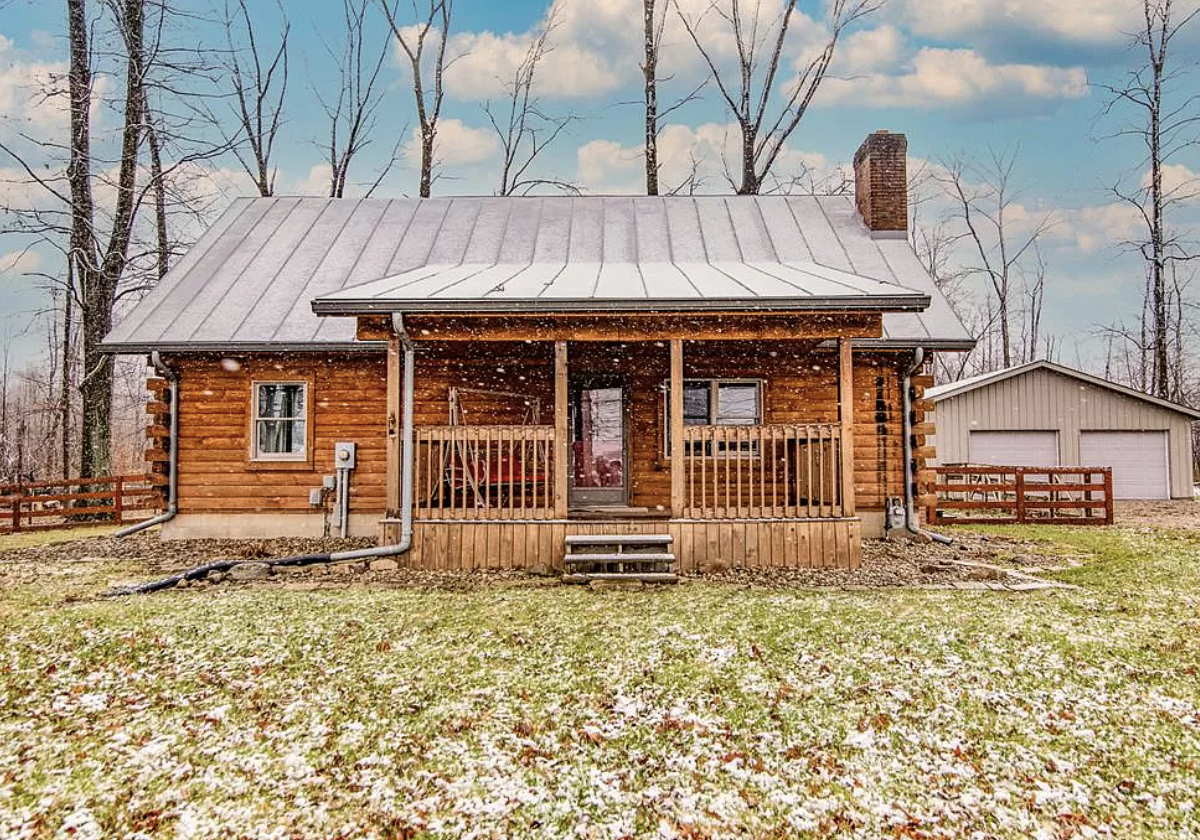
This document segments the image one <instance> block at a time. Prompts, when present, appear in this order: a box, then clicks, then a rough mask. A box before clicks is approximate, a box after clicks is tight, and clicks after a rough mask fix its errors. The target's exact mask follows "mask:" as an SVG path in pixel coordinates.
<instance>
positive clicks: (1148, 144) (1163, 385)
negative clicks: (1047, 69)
mask: <svg viewBox="0 0 1200 840" xmlns="http://www.w3.org/2000/svg"><path fill="white" fill-rule="evenodd" d="M1142 12H1143V15H1142V22H1141V28H1140V29H1139V30H1138V31H1137V32H1136V33H1135V34H1134V36H1133V44H1134V46H1136V47H1138V48H1140V49H1142V50H1144V51H1145V56H1146V60H1145V63H1144V64H1141V65H1140V66H1138V67H1136V68H1134V69H1133V70H1130V71H1129V72H1128V74H1127V75H1126V76H1125V78H1124V79H1123V80H1122V81H1121V82H1119V83H1118V84H1113V85H1101V86H1100V87H1101V88H1102V89H1104V90H1105V91H1107V92H1108V94H1109V101H1108V104H1107V106H1106V108H1105V110H1104V114H1105V115H1109V114H1112V113H1113V112H1115V111H1118V110H1130V111H1132V112H1133V115H1134V116H1133V117H1131V121H1130V122H1129V123H1127V124H1125V125H1124V126H1122V127H1121V128H1119V129H1118V130H1117V131H1116V132H1115V133H1114V135H1113V136H1116V137H1134V138H1137V139H1138V140H1139V141H1141V143H1142V144H1143V145H1144V146H1145V149H1146V156H1145V158H1143V159H1142V160H1141V161H1140V162H1139V165H1138V166H1137V167H1136V175H1135V177H1136V186H1126V185H1123V184H1121V183H1117V184H1115V185H1113V186H1112V188H1111V190H1112V193H1113V195H1115V196H1116V197H1117V198H1118V199H1119V200H1120V201H1122V202H1124V203H1126V204H1128V205H1129V206H1131V207H1134V208H1136V210H1137V211H1138V214H1139V216H1140V217H1141V219H1142V222H1143V224H1144V226H1145V237H1144V238H1143V239H1141V240H1140V241H1137V242H1132V243H1128V244H1130V245H1132V246H1133V247H1135V248H1136V249H1137V250H1138V252H1139V253H1140V254H1141V256H1142V259H1143V260H1144V261H1145V262H1146V264H1147V269H1148V272H1149V281H1148V284H1147V296H1148V306H1147V309H1148V315H1149V324H1148V327H1147V328H1148V331H1149V334H1150V348H1151V354H1150V364H1151V383H1150V387H1151V389H1152V392H1153V393H1154V394H1155V395H1156V396H1159V397H1163V398H1167V397H1168V396H1169V395H1170V393H1171V373H1170V370H1171V368H1172V366H1173V365H1174V366H1177V364H1178V361H1179V360H1178V359H1176V360H1174V362H1173V360H1172V359H1171V354H1170V345H1171V325H1170V320H1171V317H1170V309H1171V307H1172V299H1171V298H1172V294H1171V288H1170V285H1169V281H1168V277H1167V274H1168V268H1169V266H1171V265H1172V264H1173V263H1176V262H1180V261H1184V260H1190V259H1195V258H1196V257H1197V256H1200V253H1197V252H1195V251H1193V250H1192V249H1191V248H1190V247H1189V245H1188V243H1187V242H1186V241H1185V240H1184V239H1183V238H1182V234H1181V232H1180V231H1179V230H1177V229H1173V228H1172V226H1171V225H1170V223H1169V219H1168V216H1169V214H1170V213H1171V211H1172V210H1174V209H1176V208H1177V207H1178V205H1179V204H1181V203H1183V202H1185V201H1188V200H1190V199H1192V198H1195V197H1196V196H1197V195H1200V182H1197V181H1196V180H1192V181H1190V182H1188V183H1184V184H1180V185H1174V186H1172V187H1170V188H1168V187H1166V186H1165V185H1164V183H1163V170H1164V167H1165V166H1166V165H1167V164H1168V163H1169V162H1170V161H1171V160H1173V159H1174V158H1176V157H1178V155H1179V154H1180V153H1181V152H1183V151H1184V150H1185V149H1187V148H1190V147H1193V146H1195V145H1196V144H1197V142H1198V140H1197V134H1196V127H1197V125H1198V124H1200V110H1198V108H1197V105H1198V104H1200V93H1196V92H1195V91H1194V89H1190V88H1189V87H1188V86H1187V84H1186V81H1185V80H1186V79H1187V78H1188V76H1189V74H1190V70H1191V69H1192V68H1191V63H1190V62H1187V61H1184V62H1179V63H1173V62H1172V59H1174V57H1175V51H1174V42H1175V41H1176V39H1178V38H1179V37H1180V34H1181V33H1182V32H1183V31H1184V30H1185V28H1186V27H1188V25H1189V24H1191V23H1192V22H1193V21H1194V20H1195V19H1196V17H1197V15H1200V7H1197V8H1195V9H1193V10H1191V11H1190V12H1187V13H1184V14H1180V15H1176V14H1175V9H1174V7H1173V3H1172V0H1143V2H1142Z"/></svg>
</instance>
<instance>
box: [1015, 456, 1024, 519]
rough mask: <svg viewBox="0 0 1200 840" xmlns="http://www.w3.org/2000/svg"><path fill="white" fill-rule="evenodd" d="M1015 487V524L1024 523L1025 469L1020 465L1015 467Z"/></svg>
mask: <svg viewBox="0 0 1200 840" xmlns="http://www.w3.org/2000/svg"><path fill="white" fill-rule="evenodd" d="M1015 472H1016V488H1017V524H1019V525H1024V524H1025V471H1024V470H1023V469H1021V468H1020V467H1017V468H1016V471H1015Z"/></svg>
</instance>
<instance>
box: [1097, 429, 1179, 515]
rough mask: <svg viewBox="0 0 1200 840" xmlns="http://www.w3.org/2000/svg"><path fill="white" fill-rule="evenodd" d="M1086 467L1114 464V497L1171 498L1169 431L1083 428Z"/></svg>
mask: <svg viewBox="0 0 1200 840" xmlns="http://www.w3.org/2000/svg"><path fill="white" fill-rule="evenodd" d="M1079 460H1080V466H1083V467H1112V471H1113V498H1116V499H1169V498H1170V497H1171V484H1170V479H1169V475H1170V471H1169V469H1168V468H1167V433H1166V432H1081V433H1080V435H1079Z"/></svg>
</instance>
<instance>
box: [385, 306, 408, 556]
mask: <svg viewBox="0 0 1200 840" xmlns="http://www.w3.org/2000/svg"><path fill="white" fill-rule="evenodd" d="M402 352H403V351H402V350H401V348H400V336H398V335H396V332H395V330H392V332H391V334H390V335H389V336H388V351H387V448H386V455H387V478H386V483H385V491H384V508H385V512H384V516H385V517H386V518H387V519H399V518H400V445H401V441H400V385H401V382H400V379H401V375H400V370H401V357H402ZM382 539H383V544H384V545H393V544H395V543H397V542H399V541H400V525H399V523H396V524H387V525H384V526H383V534H382Z"/></svg>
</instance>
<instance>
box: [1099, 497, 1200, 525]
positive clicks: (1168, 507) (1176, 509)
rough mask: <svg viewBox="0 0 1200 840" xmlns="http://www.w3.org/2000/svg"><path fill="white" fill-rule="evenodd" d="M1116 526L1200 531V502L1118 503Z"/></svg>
mask: <svg viewBox="0 0 1200 840" xmlns="http://www.w3.org/2000/svg"><path fill="white" fill-rule="evenodd" d="M1113 519H1114V520H1115V524H1117V525H1122V526H1125V527H1127V528H1169V529H1172V530H1176V531H1200V502H1197V501H1196V500H1195V499H1173V500H1172V501H1169V502H1117V503H1116V505H1115V508H1114V510H1113Z"/></svg>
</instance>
